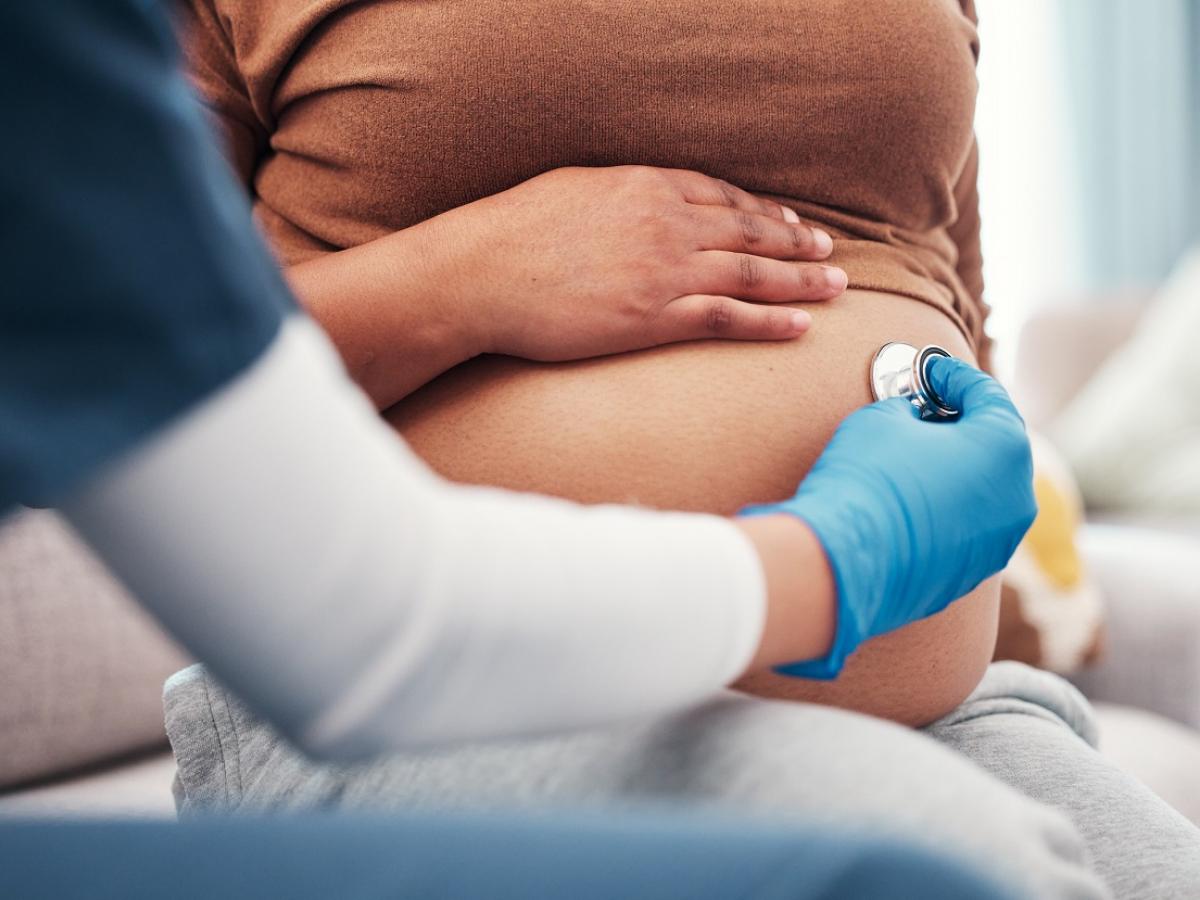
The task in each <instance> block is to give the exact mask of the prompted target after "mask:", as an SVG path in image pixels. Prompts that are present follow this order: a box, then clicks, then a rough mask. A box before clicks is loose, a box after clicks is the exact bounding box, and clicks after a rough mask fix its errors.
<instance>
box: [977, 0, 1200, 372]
mask: <svg viewBox="0 0 1200 900" xmlns="http://www.w3.org/2000/svg"><path fill="white" fill-rule="evenodd" d="M977 6H978V11H979V17H980V23H981V24H980V29H981V38H982V46H983V50H982V56H981V59H980V65H979V78H980V95H979V106H978V119H977V127H978V131H979V137H980V142H981V147H982V154H983V155H982V173H981V186H980V191H981V195H982V207H983V217H984V219H983V221H984V232H983V241H984V252H985V259H986V262H987V278H988V284H989V288H988V290H989V295H990V300H991V303H992V304H993V306H994V318H993V322H992V330H993V336H994V337H995V338H996V339H997V341H998V342H999V343H1000V346H999V348H998V349H999V350H1000V353H1001V360H1002V364H1003V365H1008V366H1011V365H1012V363H1013V357H1014V354H1015V352H1016V348H1015V346H1014V344H1015V341H1016V338H1017V336H1018V334H1019V331H1020V328H1021V326H1022V325H1023V324H1024V323H1025V321H1026V320H1027V319H1028V318H1029V316H1031V315H1033V314H1034V313H1036V312H1037V311H1039V309H1040V308H1041V307H1043V306H1044V305H1046V304H1052V303H1054V302H1056V301H1059V302H1061V301H1065V300H1077V299H1079V298H1080V297H1081V296H1083V295H1085V294H1096V293H1106V294H1111V293H1113V292H1117V291H1121V290H1122V289H1129V288H1133V289H1142V290H1144V289H1146V288H1150V287H1153V286H1155V285H1157V284H1159V283H1161V281H1162V280H1163V279H1164V278H1165V277H1166V276H1167V275H1168V273H1169V272H1170V271H1171V269H1172V267H1173V266H1174V265H1175V264H1176V263H1177V262H1178V261H1179V259H1180V257H1181V255H1182V254H1183V252H1184V251H1185V249H1186V248H1187V247H1188V246H1189V245H1190V244H1192V243H1194V242H1195V241H1196V240H1197V237H1198V235H1200V162H1198V160H1200V3H1198V2H1197V0H1149V2H1130V0H978V2H977Z"/></svg>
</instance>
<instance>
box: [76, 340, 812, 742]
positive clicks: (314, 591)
mask: <svg viewBox="0 0 1200 900" xmlns="http://www.w3.org/2000/svg"><path fill="white" fill-rule="evenodd" d="M331 356H332V354H331V350H330V349H329V348H328V344H327V342H325V341H324V340H323V339H322V337H321V336H320V334H319V332H317V330H316V329H315V328H314V326H313V325H312V324H311V323H307V322H303V321H295V320H294V321H293V322H292V323H291V324H289V325H288V326H287V327H286V329H285V332H284V335H283V336H282V337H281V338H280V340H279V341H278V342H277V346H276V347H274V348H273V349H272V351H271V352H270V353H269V354H268V356H267V357H265V358H264V360H263V362H261V363H260V364H259V365H258V366H256V367H255V369H253V370H251V371H250V372H248V373H247V374H246V375H245V376H244V377H243V378H241V379H239V381H237V382H235V383H234V384H232V385H231V386H230V387H229V388H228V389H227V390H226V391H224V392H223V393H222V394H221V395H219V396H218V397H217V398H215V399H214V400H213V401H212V402H210V403H209V404H206V405H205V406H204V407H203V408H201V409H199V410H197V411H196V412H195V413H193V414H192V415H190V416H189V417H187V418H186V419H185V420H183V421H182V422H180V423H179V424H178V425H177V426H175V427H174V428H173V429H171V430H170V431H168V432H167V433H165V434H164V435H163V436H162V437H161V438H158V439H157V440H155V441H153V442H152V443H151V444H150V445H148V446H147V447H146V448H145V449H144V450H139V451H137V452H136V453H135V454H134V455H133V456H132V457H130V458H129V459H127V460H125V461H123V462H122V463H121V464H119V465H118V466H116V467H114V468H113V469H111V470H110V471H109V472H108V473H106V474H105V475H103V476H102V477H101V478H99V479H97V480H96V481H95V482H94V483H93V484H92V485H91V486H90V487H89V488H88V489H87V490H85V491H83V492H82V493H81V494H80V495H79V496H77V497H76V498H75V499H74V500H73V502H71V503H69V504H67V505H66V509H65V511H66V512H67V514H68V516H69V517H70V518H71V520H72V521H73V522H74V523H75V524H76V526H77V527H79V529H80V530H81V531H82V532H83V534H84V536H85V537H86V538H87V539H88V540H89V541H90V542H91V543H92V544H93V546H95V547H96V548H97V550H98V551H99V552H100V554H101V555H102V557H103V558H104V559H105V560H106V561H107V562H108V563H109V564H110V566H112V568H113V569H114V570H115V571H116V572H117V573H118V575H120V576H122V577H123V578H124V579H125V580H126V581H127V582H128V583H129V585H130V586H131V587H132V588H133V590H134V593H135V594H136V595H137V596H139V597H140V598H141V599H142V600H143V601H144V602H145V603H146V605H147V606H148V607H149V608H150V609H151V610H152V611H153V612H155V613H156V614H157V615H158V616H159V617H160V618H161V619H162V620H163V621H164V623H165V624H166V625H167V626H168V628H169V629H170V630H171V631H172V632H173V633H174V634H175V635H176V636H177V637H179V638H180V639H181V640H182V641H183V642H184V643H185V644H186V645H187V646H189V647H190V648H191V649H192V650H193V652H195V653H197V655H198V656H200V658H202V659H204V660H205V661H206V662H208V663H210V664H211V665H212V666H213V668H214V670H215V671H216V673H217V674H218V675H219V676H220V677H221V678H222V679H224V680H225V681H226V683H228V684H229V685H230V686H231V687H232V688H233V689H234V690H236V691H238V692H239V693H241V694H242V695H243V696H245V697H246V698H247V699H248V700H249V701H250V702H251V703H252V704H253V705H255V706H256V707H257V708H258V709H259V710H260V711H262V712H263V713H264V714H266V715H267V716H268V717H269V718H270V719H272V720H273V721H274V722H275V723H276V724H277V725H278V726H280V727H281V728H282V729H283V730H284V731H285V732H286V733H288V734H289V735H291V736H292V737H293V738H294V739H295V740H297V741H298V742H299V743H300V744H301V745H302V746H304V747H306V748H307V749H309V750H310V751H311V752H317V753H330V754H336V755H350V756H357V755H363V754H367V753H373V752H382V751H387V750H394V749H398V748H403V747H409V746H419V745H425V744H431V743H439V742H446V741H455V740H462V739H470V738H482V737H501V736H505V735H514V734H528V733H537V732H547V731H556V730H561V729H569V728H578V727H588V726H595V725H601V724H605V723H609V722H614V721H618V720H620V719H625V718H629V717H632V716H639V715H646V714H651V713H658V712H663V711H667V710H670V709H675V708H679V707H680V706H683V705H686V704H689V703H693V702H697V701H699V700H701V699H703V698H704V697H705V696H707V695H709V694H711V693H712V692H713V691H715V690H717V689H719V688H721V687H723V686H725V685H727V684H729V683H731V682H732V681H734V680H735V679H737V678H738V677H739V676H740V675H742V674H743V673H744V672H745V671H747V670H748V669H749V668H751V667H752V666H753V665H768V664H771V663H774V662H786V661H791V660H793V659H795V656H796V654H797V653H800V652H803V651H802V650H801V649H800V647H799V646H797V647H796V649H792V648H791V645H789V644H788V641H787V639H786V636H787V635H788V634H789V633H790V634H791V638H792V639H795V640H797V641H799V643H800V644H801V645H803V643H804V640H807V639H802V637H801V635H799V631H798V630H800V629H802V628H803V627H807V626H806V624H805V623H806V622H807V621H808V620H809V618H810V616H809V613H810V612H811V611H812V609H819V607H820V591H818V592H817V593H816V594H814V595H813V596H814V597H815V598H816V601H815V602H814V603H809V602H807V601H802V600H801V599H797V600H796V601H795V603H794V605H793V603H792V602H791V600H790V598H791V595H790V593H789V591H788V589H787V582H788V578H789V577H790V576H788V575H787V573H788V572H790V571H791V570H792V569H796V568H799V567H800V566H805V565H807V564H808V563H809V562H810V561H811V559H812V558H813V557H814V556H815V555H816V554H817V550H816V548H815V547H814V545H812V544H811V543H810V544H808V545H807V549H805V546H806V545H805V540H806V538H805V535H806V531H805V529H804V528H803V527H797V526H795V525H793V524H792V523H789V522H787V521H786V520H784V519H782V518H781V519H778V520H763V521H761V522H755V523H741V524H740V526H739V524H735V523H731V522H730V521H728V520H725V519H721V518H718V517H715V516H706V515H694V514H662V513H652V512H646V511H638V510H633V509H627V508H620V507H590V508H589V507H579V506H576V505H574V504H570V503H567V502H565V501H559V500H552V499H548V498H543V497H534V496H521V495H516V494H511V493H506V492H501V491H496V490H489V489H477V488H463V487H458V486H454V485H450V484H447V483H445V482H443V481H441V480H440V479H438V478H437V477H436V476H434V475H433V474H432V473H430V472H429V471H428V470H427V469H426V468H425V467H424V466H423V465H422V464H421V463H420V462H419V461H418V460H417V459H416V458H415V457H413V456H412V454H411V453H410V452H409V451H408V450H407V448H405V447H404V446H403V444H402V443H401V442H399V441H397V440H396V438H395V436H394V435H393V434H392V433H391V432H389V431H388V430H387V428H386V426H384V425H383V424H382V423H381V422H380V421H379V419H378V417H377V416H375V415H374V414H373V413H372V412H371V410H370V409H369V407H368V405H367V404H366V403H365V402H364V400H363V398H362V397H361V395H359V394H358V393H357V392H356V391H354V390H353V389H352V388H351V387H350V386H349V385H348V383H347V382H346V381H345V379H344V376H343V375H341V374H340V373H337V372H336V365H335V364H333V363H332V361H331ZM764 565H765V566H766V571H767V575H766V577H764ZM822 567H823V564H821V565H817V566H816V569H817V573H818V577H817V580H816V582H815V583H817V584H819V583H820V579H821V577H823V576H821V575H820V572H821V571H822ZM768 593H770V602H769V603H768ZM795 596H796V597H797V598H802V594H800V593H797V594H796V595H795ZM810 607H811V608H812V609H810ZM806 610H808V611H807V612H806ZM827 617H828V611H826V624H828V618H827ZM818 618H819V617H818ZM768 619H770V620H771V622H772V623H773V624H772V628H771V632H773V635H772V637H770V638H769V639H768V640H769V642H768V643H767V644H766V646H765V647H760V644H762V643H763V642H764V635H765V634H767V633H768V632H767V631H765V630H764V622H765V621H766V620H768ZM793 629H797V630H793ZM816 632H817V633H818V634H819V635H820V637H819V638H817V639H815V640H812V642H811V646H812V647H813V648H814V652H819V651H820V649H821V648H822V647H824V646H826V645H827V643H828V630H827V629H822V628H821V627H820V626H819V625H817V627H816ZM776 641H778V643H776Z"/></svg>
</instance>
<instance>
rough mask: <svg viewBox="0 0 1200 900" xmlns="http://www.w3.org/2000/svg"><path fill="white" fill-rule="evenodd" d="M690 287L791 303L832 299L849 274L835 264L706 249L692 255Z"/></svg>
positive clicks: (842, 286)
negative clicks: (826, 264) (789, 260)
mask: <svg viewBox="0 0 1200 900" xmlns="http://www.w3.org/2000/svg"><path fill="white" fill-rule="evenodd" d="M691 260H692V261H691V262H689V263H688V265H689V267H690V268H689V272H690V276H691V277H692V278H693V279H694V283H693V284H692V285H691V287H689V288H688V289H689V290H690V291H692V292H693V293H697V294H717V295H722V296H727V297H737V298H738V299H740V300H758V301H760V302H765V303H788V302H791V301H793V300H832V299H833V298H834V297H836V296H838V295H839V294H841V293H842V292H843V291H845V290H846V284H847V278H846V273H845V272H843V271H842V270H841V269H839V268H837V267H836V266H822V265H814V264H811V263H799V262H787V261H784V260H780V259H768V258H767V257H763V256H754V255H751V254H749V253H731V252H729V251H725V250H703V251H701V252H699V253H695V254H693V255H692V256H691Z"/></svg>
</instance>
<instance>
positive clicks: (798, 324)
mask: <svg viewBox="0 0 1200 900" xmlns="http://www.w3.org/2000/svg"><path fill="white" fill-rule="evenodd" d="M811 324H812V316H810V315H809V314H808V313H806V312H804V310H799V309H786V308H781V307H777V306H760V305H758V304H755V303H744V302H742V301H741V300H735V299H734V298H732V297H718V296H710V295H706V294H690V295H688V296H686V297H680V298H679V299H677V300H674V301H672V302H671V303H670V304H669V305H668V306H667V307H666V308H665V309H664V310H663V311H662V313H660V314H659V319H658V326H657V327H658V331H657V333H656V335H655V336H656V338H657V340H658V342H659V343H660V344H670V343H674V342H675V341H695V340H701V339H703V338H724V339H726V340H734V341H784V340H788V339H790V338H794V337H797V336H798V335H801V334H803V333H804V332H806V331H808V328H809V326H810V325H811Z"/></svg>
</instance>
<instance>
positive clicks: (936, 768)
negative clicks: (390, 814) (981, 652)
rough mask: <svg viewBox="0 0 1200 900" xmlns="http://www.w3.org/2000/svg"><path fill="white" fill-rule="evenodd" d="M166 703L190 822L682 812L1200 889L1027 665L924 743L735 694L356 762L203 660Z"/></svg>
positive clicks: (1182, 836)
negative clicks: (272, 719) (291, 737)
mask: <svg viewBox="0 0 1200 900" xmlns="http://www.w3.org/2000/svg"><path fill="white" fill-rule="evenodd" d="M166 704H167V726H168V733H169V734H170V736H171V740H172V744H173V745H174V747H175V751H176V755H177V757H178V759H179V763H180V771H179V778H178V784H177V793H178V796H179V799H180V807H181V811H182V812H183V813H185V814H187V813H189V812H191V811H193V810H203V809H213V808H217V809H249V810H257V809H302V808H312V807H316V806H335V807H340V808H354V809H369V808H374V809H379V808H404V809H421V808H446V807H451V808H458V809H481V808H483V809H486V808H513V807H519V808H524V809H530V808H569V809H583V808H608V809H612V808H626V809H627V808H631V807H632V808H637V807H651V806H655V805H669V806H671V807H673V808H676V809H678V808H680V807H691V808H695V809H697V810H701V809H713V810H717V811H720V812H722V813H725V814H736V815H742V816H753V817H758V818H764V817H766V818H771V819H794V820H801V821H804V822H806V823H816V824H818V825H828V826H829V827H831V828H845V827H851V828H855V829H859V830H865V831H868V832H871V833H874V834H881V835H887V834H892V835H901V836H903V837H905V838H907V839H909V840H916V841H919V842H923V843H925V844H927V845H929V846H931V847H934V848H937V849H940V850H942V851H943V852H950V853H954V854H957V855H958V856H960V857H962V858H965V859H968V860H970V861H972V862H974V863H975V864H977V865H979V866H980V867H982V868H984V869H986V870H989V871H991V872H993V873H995V874H998V875H1000V876H1001V877H1002V878H1005V879H1007V880H1009V881H1010V882H1013V883H1015V885H1016V886H1017V887H1018V888H1019V889H1020V890H1021V891H1022V894H1023V895H1026V896H1048V897H1097V896H1105V894H1106V890H1105V887H1104V886H1103V885H1102V884H1101V882H1106V883H1107V885H1108V886H1110V887H1111V889H1112V890H1113V891H1114V892H1115V893H1116V895H1117V896H1121V897H1156V898H1158V897H1193V896H1196V886H1197V885H1200V833H1198V832H1197V830H1196V829H1195V828H1194V827H1193V826H1192V825H1191V824H1190V823H1188V822H1187V821H1186V820H1184V819H1183V818H1182V817H1180V816H1178V815H1176V814H1175V813H1174V812H1173V811H1172V810H1170V809H1169V808H1168V807H1167V806H1166V805H1165V804H1163V803H1162V802H1161V801H1160V800H1159V799H1158V798H1157V797H1155V796H1154V795H1153V794H1151V793H1150V792H1149V791H1147V790H1145V789H1144V788H1142V787H1141V786H1140V785H1139V784H1137V783H1136V782H1135V781H1133V780H1132V779H1131V778H1128V777H1126V776H1124V775H1123V774H1122V773H1121V772H1119V771H1118V770H1116V769H1115V768H1114V767H1112V766H1111V765H1110V764H1108V763H1107V762H1106V761H1105V760H1104V759H1103V758H1102V757H1100V756H1099V755H1098V754H1097V753H1096V752H1095V751H1094V749H1093V748H1092V747H1091V746H1090V745H1089V743H1088V739H1089V738H1090V737H1091V727H1092V726H1091V719H1090V714H1089V709H1088V706H1087V704H1086V701H1084V700H1083V699H1082V697H1080V696H1079V695H1078V694H1077V693H1075V691H1074V689H1072V688H1070V687H1069V686H1068V685H1066V683H1065V682H1062V681H1061V680H1059V679H1057V678H1054V677H1053V676H1048V675H1044V674H1043V673H1039V672H1035V671H1034V670H1031V669H1028V668H1025V667H1023V666H1019V665H1016V664H1001V665H997V666H994V667H993V668H992V669H991V671H990V672H989V674H988V676H987V678H986V679H985V681H984V683H983V684H982V685H981V686H980V689H979V690H978V691H977V692H976V693H975V695H973V697H972V698H971V699H970V700H968V701H967V702H966V703H964V704H963V706H962V707H960V708H959V709H958V710H957V711H956V712H955V713H954V714H952V715H951V716H949V717H947V718H946V719H944V720H943V721H941V722H939V723H937V724H935V725H934V726H932V727H931V728H930V729H928V730H927V733H925V734H921V733H918V732H913V731H910V730H907V729H904V728H901V727H899V726H896V725H892V724H890V723H887V722H882V721H879V720H877V719H871V718H867V717H865V716H860V715H856V714H853V713H848V712H844V711H841V710H834V709H829V708H825V707H820V706H812V705H807V704H796V703H786V702H776V701H768V700H761V699H756V698H752V697H747V696H744V695H741V694H736V693H729V692H727V693H724V694H721V695H719V696H717V697H715V698H713V699H712V700H711V701H709V702H707V703H705V704H702V705H700V706H698V707H696V708H693V709H690V710H686V711H684V712H680V713H678V714H675V715H671V716H667V717H664V718H661V719H657V720H654V721H650V722H640V723H632V724H629V725H625V726H621V727H615V728H609V729H606V730H603V731H597V732H590V733H583V734H575V735H570V736H561V737H554V738H543V739H537V740H525V741H515V742H508V743H502V744H487V745H475V746H469V747H458V748H453V749H448V750H441V751H438V752H430V753H424V754H408V755H403V756H396V757H390V758H388V759H385V760H380V761H377V762H373V763H370V764H366V765H361V766H333V765H328V764H320V763H314V762H311V761H308V760H305V759H303V758H302V757H301V756H299V755H298V754H297V753H296V751H295V750H293V749H292V748H291V747H289V746H288V745H287V744H286V743H284V742H282V741H280V740H279V739H278V737H277V736H276V735H275V734H274V733H273V732H272V731H271V730H270V729H269V728H267V727H266V726H264V725H263V724H262V723H261V722H259V721H258V720H256V719H255V718H254V717H253V716H252V715H251V714H250V713H249V712H248V711H247V710H246V709H245V708H244V707H243V706H241V704H239V703H238V702H237V701H236V700H235V699H234V698H232V697H230V696H229V695H228V694H227V693H226V692H225V691H224V690H223V689H222V688H221V687H220V685H219V684H217V683H216V682H214V681H213V680H212V679H211V678H209V677H208V676H207V674H206V673H205V672H204V670H203V669H201V668H200V667H194V668H193V669H190V670H187V671H186V672H184V673H181V675H179V676H176V677H175V678H174V679H173V680H172V682H171V683H169V685H168V689H167V695H166ZM968 757H969V759H968ZM985 769H986V770H988V771H984V770H985ZM989 772H991V774H988V773H989ZM1005 782H1007V784H1005ZM1031 798H1033V799H1031ZM1037 801H1041V802H1037ZM1097 876H1099V877H1097Z"/></svg>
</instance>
